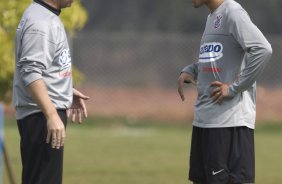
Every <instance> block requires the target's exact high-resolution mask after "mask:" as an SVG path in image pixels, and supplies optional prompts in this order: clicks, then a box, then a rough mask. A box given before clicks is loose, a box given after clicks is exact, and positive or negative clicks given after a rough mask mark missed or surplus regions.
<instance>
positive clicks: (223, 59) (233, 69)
mask: <svg viewBox="0 0 282 184" xmlns="http://www.w3.org/2000/svg"><path fill="white" fill-rule="evenodd" d="M271 54H272V49H271V45H270V44H269V43H268V41H267V40H266V39H265V37H264V36H263V34H262V33H261V32H260V30H259V29H258V28H257V27H256V26H255V25H254V24H253V23H252V21H251V20H250V17H249V16H248V14H247V12H246V11H245V10H244V9H243V8H242V7H241V5H239V4H238V3H237V2H235V1H233V0H225V1H224V2H223V3H222V4H221V5H220V6H219V7H218V8H217V9H216V10H215V11H214V12H212V13H211V14H210V15H209V16H208V18H207V23H206V28H205V31H204V34H203V36H202V40H201V46H200V53H199V60H198V62H195V63H193V64H191V65H188V66H186V67H185V68H184V69H183V70H182V72H186V73H190V74H192V75H193V76H194V77H195V79H196V80H197V91H198V97H197V100H196V103H195V117H194V121H193V125H194V126H197V127H202V128H218V127H236V126H247V127H249V128H252V129H254V128H255V116H256V79H257V77H258V75H259V74H261V73H262V71H263V69H264V67H265V65H266V63H267V62H268V61H269V60H270V58H271ZM213 81H220V82H223V83H227V84H229V95H230V96H231V98H228V99H227V98H226V99H224V101H223V102H222V103H220V104H218V103H215V102H213V101H212V99H211V97H210V95H211V92H212V90H213V87H211V83H212V82H213Z"/></svg>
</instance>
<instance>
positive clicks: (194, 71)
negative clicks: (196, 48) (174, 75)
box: [181, 63, 198, 80]
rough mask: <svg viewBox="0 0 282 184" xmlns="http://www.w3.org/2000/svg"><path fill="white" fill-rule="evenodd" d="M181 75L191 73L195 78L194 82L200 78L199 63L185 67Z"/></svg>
mask: <svg viewBox="0 0 282 184" xmlns="http://www.w3.org/2000/svg"><path fill="white" fill-rule="evenodd" d="M181 73H189V74H191V75H192V76H193V77H194V80H197V78H198V65H197V63H193V64H190V65H187V66H186V67H184V68H183V69H182V71H181Z"/></svg>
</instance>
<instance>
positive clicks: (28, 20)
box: [13, 2, 73, 119]
mask: <svg viewBox="0 0 282 184" xmlns="http://www.w3.org/2000/svg"><path fill="white" fill-rule="evenodd" d="M39 3H40V2H39ZM44 6H45V7H44ZM52 10H54V9H52V8H51V7H48V6H47V5H45V4H38V3H36V2H33V3H32V4H31V5H30V6H29V7H28V8H27V9H26V11H25V12H24V15H23V17H22V19H21V22H20V24H19V26H18V28H17V33H16V39H15V42H16V49H15V55H16V66H15V74H14V83H13V104H14V106H15V108H16V118H17V119H22V118H24V117H26V116H28V115H30V114H33V113H35V112H40V111H41V110H40V108H39V107H38V105H37V104H36V103H35V102H34V101H33V100H32V97H31V96H30V94H29V93H28V91H27V86H28V85H29V84H30V83H32V82H34V81H36V80H39V79H43V80H44V82H45V84H46V87H47V90H48V95H49V97H50V99H51V101H52V102H53V104H54V106H55V107H56V108H57V109H67V108H68V107H69V106H70V105H71V103H72V95H73V91H72V70H71V57H70V50H69V46H68V42H67V37H66V33H65V30H64V26H63V24H62V22H61V20H60V18H59V17H58V15H56V14H55V13H56V12H55V13H54V11H55V10H54V11H52Z"/></svg>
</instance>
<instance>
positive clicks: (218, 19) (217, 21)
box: [214, 15, 223, 29]
mask: <svg viewBox="0 0 282 184" xmlns="http://www.w3.org/2000/svg"><path fill="white" fill-rule="evenodd" d="M222 17H223V16H222V15H217V16H216V19H215V21H214V29H218V28H220V27H221V24H222Z"/></svg>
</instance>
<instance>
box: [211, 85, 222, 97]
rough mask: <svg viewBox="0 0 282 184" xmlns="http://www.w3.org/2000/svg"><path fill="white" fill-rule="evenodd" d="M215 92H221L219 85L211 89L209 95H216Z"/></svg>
mask: <svg viewBox="0 0 282 184" xmlns="http://www.w3.org/2000/svg"><path fill="white" fill-rule="evenodd" d="M217 93H222V92H221V87H216V88H214V89H213V91H212V94H211V97H213V96H214V95H216V94H217Z"/></svg>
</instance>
